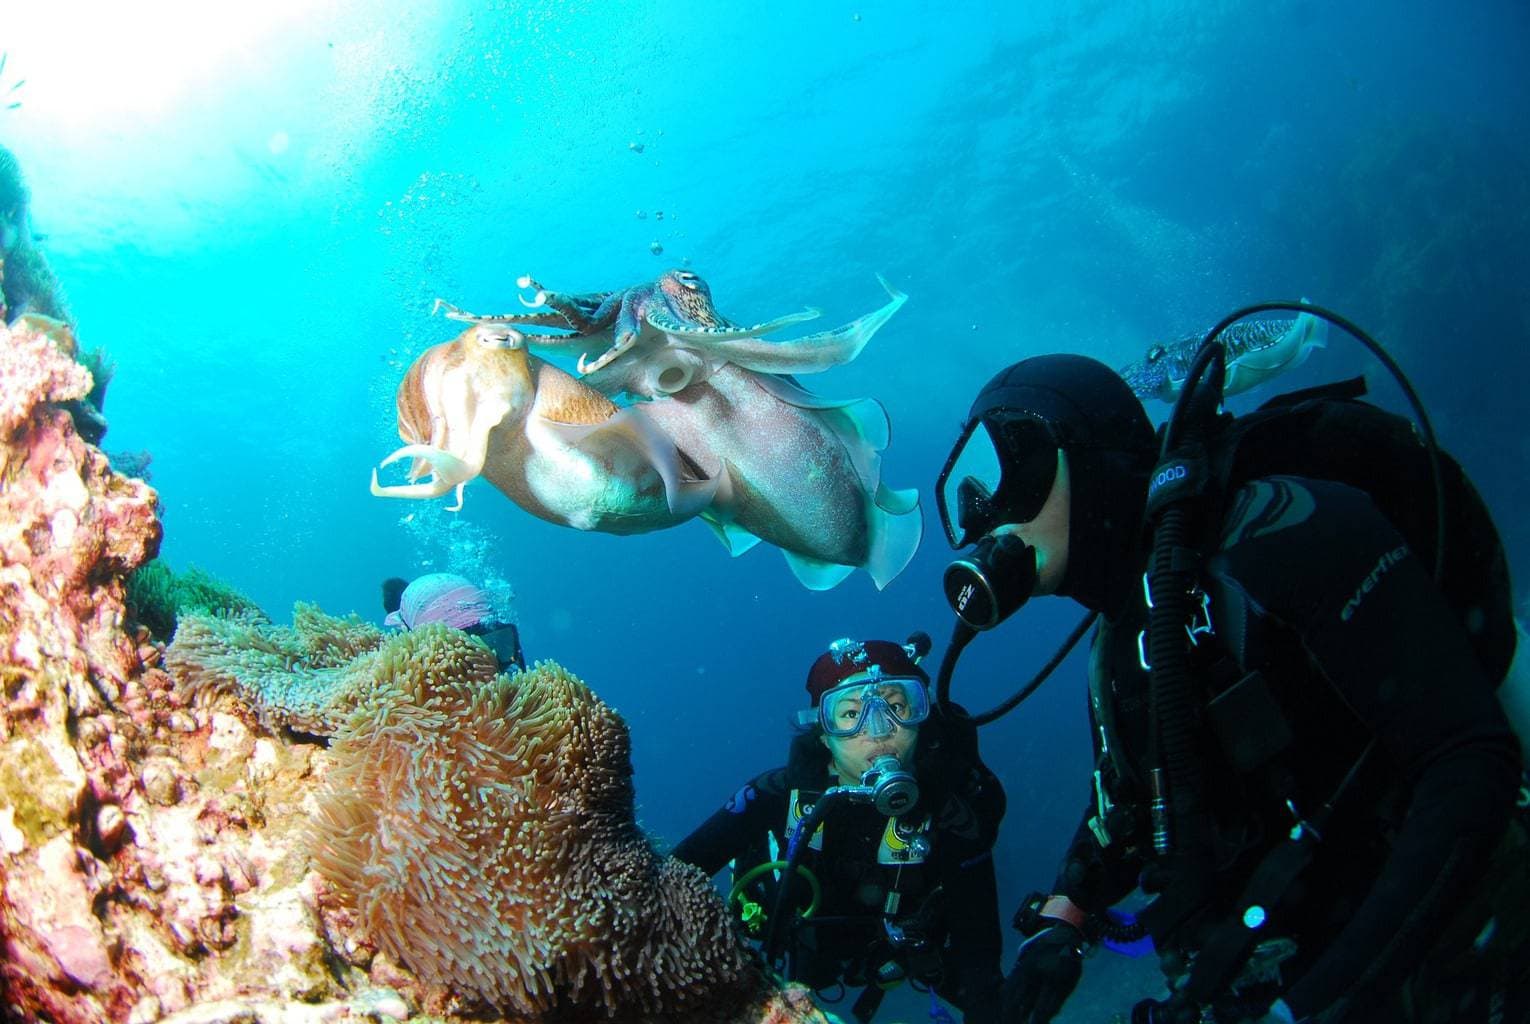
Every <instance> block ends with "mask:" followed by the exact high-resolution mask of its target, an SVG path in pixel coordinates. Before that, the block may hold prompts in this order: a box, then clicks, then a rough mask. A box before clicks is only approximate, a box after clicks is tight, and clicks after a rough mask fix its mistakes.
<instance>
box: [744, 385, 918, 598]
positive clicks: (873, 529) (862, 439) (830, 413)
mask: <svg viewBox="0 0 1530 1024" xmlns="http://www.w3.org/2000/svg"><path fill="white" fill-rule="evenodd" d="M755 381H756V382H757V383H758V384H759V385H760V386H761V387H762V388H764V389H765V390H766V391H768V392H770V393H771V394H772V395H774V396H775V397H776V398H777V399H779V400H780V401H782V402H785V403H787V404H788V405H795V406H797V407H798V408H800V409H811V410H813V411H815V412H817V413H818V414H819V415H820V416H821V417H822V418H823V421H824V422H825V424H827V426H828V428H829V430H830V431H831V432H832V433H833V434H834V436H835V437H836V438H837V439H838V440H839V442H840V444H842V445H843V446H844V449H845V454H846V455H847V456H849V458H850V464H851V466H853V467H854V468H855V474H856V477H857V478H858V479H859V480H860V483H861V488H862V490H863V492H864V494H865V499H864V500H865V503H866V525H867V530H868V540H869V545H868V550H869V553H868V555H867V559H866V565H865V566H864V568H865V570H866V572H867V573H868V574H870V576H871V579H872V581H873V582H874V583H875V584H876V586H877V589H878V590H881V589H882V588H883V587H885V586H887V584H888V583H890V582H892V580H893V578H894V577H895V576H897V575H898V574H899V573H900V572H902V571H903V569H904V568H905V567H906V566H907V565H908V563H909V560H910V559H912V558H913V557H914V552H916V551H917V550H919V542H920V541H921V540H922V539H923V537H924V516H923V515H922V514H921V513H920V511H919V492H918V491H917V490H915V489H913V488H908V489H904V490H895V489H893V488H890V487H887V486H886V485H885V484H883V483H882V455H881V453H882V451H883V449H885V448H886V447H887V445H888V444H889V443H890V442H891V440H892V423H891V421H890V420H889V419H888V418H887V410H886V409H884V408H882V403H881V402H878V401H877V400H876V399H874V398H852V399H837V398H824V397H822V396H820V395H815V394H813V393H812V392H810V391H807V390H806V389H804V388H803V387H802V386H801V385H800V384H798V383H797V382H796V381H794V380H792V379H791V378H789V377H777V376H771V375H769V374H761V375H759V376H757V377H755ZM793 568H794V569H795V568H796V567H795V566H793ZM798 578H799V579H801V578H802V576H801V573H799V574H798ZM824 578H827V577H824ZM841 578H843V577H841ZM835 582H838V581H837V580H836V581H835ZM803 583H804V585H805V586H811V584H809V583H808V582H807V581H806V580H803ZM831 585H832V584H831Z"/></svg>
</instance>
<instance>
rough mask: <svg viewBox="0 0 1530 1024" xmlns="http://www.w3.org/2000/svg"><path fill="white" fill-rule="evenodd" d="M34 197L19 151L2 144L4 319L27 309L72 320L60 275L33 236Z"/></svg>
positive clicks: (0, 291) (0, 297) (0, 308)
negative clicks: (61, 287)
mask: <svg viewBox="0 0 1530 1024" xmlns="http://www.w3.org/2000/svg"><path fill="white" fill-rule="evenodd" d="M31 201H32V195H31V192H30V191H29V190H28V189H27V184H26V179H25V178H24V177H23V176H22V173H21V165H20V164H19V163H17V161H16V156H15V154H14V153H12V152H11V151H10V150H8V149H6V148H5V147H4V146H0V321H12V320H15V319H17V318H19V317H21V316H22V315H24V314H27V313H41V314H42V315H43V316H47V317H51V318H53V319H54V320H63V321H69V319H70V317H69V310H68V307H67V306H66V305H65V304H64V296H63V291H62V289H60V288H59V283H58V278H57V277H55V276H54V275H53V271H52V270H51V269H49V267H48V261H47V260H45V259H44V258H43V254H42V250H41V249H39V248H38V247H37V242H36V240H35V239H34V238H33V237H32V222H31V215H30V212H29V207H30V206H31Z"/></svg>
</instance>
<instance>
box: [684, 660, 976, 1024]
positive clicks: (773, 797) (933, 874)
mask: <svg viewBox="0 0 1530 1024" xmlns="http://www.w3.org/2000/svg"><path fill="white" fill-rule="evenodd" d="M928 650H929V637H928V636H926V635H924V634H916V635H915V636H914V637H911V638H910V640H909V642H908V643H907V644H898V643H894V642H892V641H887V640H866V641H857V640H848V639H846V640H838V641H836V642H835V643H834V644H832V645H831V646H830V648H829V651H828V652H827V653H825V654H823V655H821V656H820V657H819V658H818V659H817V660H816V661H815V662H814V663H813V666H812V669H811V670H810V671H809V672H808V677H807V690H808V694H809V695H810V696H811V697H812V702H813V706H812V708H811V709H809V710H807V711H804V712H801V713H800V714H799V724H801V725H802V726H804V727H806V729H807V730H808V731H805V732H803V733H801V734H800V735H798V736H797V737H796V738H795V740H794V741H793V743H792V746H791V753H790V757H789V760H788V762H787V764H786V766H785V767H784V768H778V769H776V770H774V771H769V772H766V773H765V774H763V775H760V776H758V777H756V778H754V779H752V780H751V781H750V782H748V783H747V784H745V786H744V787H743V788H742V789H740V790H739V791H738V793H737V794H735V795H734V797H733V798H732V800H730V801H729V802H728V804H727V805H726V806H725V807H723V808H722V809H721V810H719V811H718V812H717V813H716V814H714V815H712V817H710V818H708V819H707V820H706V821H705V822H703V823H702V824H701V825H700V827H698V828H697V829H696V830H695V831H694V832H692V833H691V834H690V835H689V836H687V837H686V838H685V839H684V840H683V841H682V842H681V843H680V844H679V845H678V846H677V847H676V848H675V850H674V855H675V857H677V858H679V859H680V860H682V861H685V862H687V863H690V864H694V865H696V866H697V867H700V868H701V869H702V870H703V871H705V872H707V873H708V874H715V873H716V872H718V871H720V870H721V869H722V868H723V867H724V866H725V865H727V864H728V863H729V862H730V861H731V862H732V863H733V865H734V877H735V883H734V892H733V896H732V898H731V899H730V904H733V903H736V902H741V903H742V905H743V910H744V922H745V924H746V926H748V928H749V930H750V931H751V933H753V934H755V935H756V936H757V937H760V938H762V939H763V941H764V946H765V954H766V958H767V960H770V961H771V962H772V963H774V962H775V960H776V958H777V954H778V953H780V952H784V953H785V954H786V961H787V964H786V970H785V974H786V976H787V977H788V978H789V979H791V980H794V981H800V982H802V983H804V984H806V985H808V986H809V987H811V988H813V989H815V990H819V991H820V992H822V991H824V990H829V989H835V988H838V989H839V991H841V992H843V990H844V989H843V987H844V986H865V988H864V991H863V992H862V993H861V995H860V997H859V999H858V1000H857V1001H856V1003H855V1004H854V1009H853V1015H854V1017H855V1019H856V1020H859V1021H868V1020H870V1019H871V1018H872V1015H873V1014H874V1013H875V1012H876V1009H877V1006H878V1005H879V1004H880V1002H881V1001H882V997H883V994H884V992H885V990H886V989H887V988H890V987H891V986H893V985H896V984H897V983H898V982H900V981H903V980H909V981H910V982H912V983H914V984H916V985H927V986H931V987H932V988H933V990H934V991H935V992H936V993H938V994H939V995H941V996H942V997H944V998H945V999H947V1000H948V1001H949V1002H951V1003H952V1004H954V1005H955V1006H957V1007H958V1008H959V1009H961V1011H962V1013H963V1017H964V1019H965V1020H966V1021H969V1022H974V1024H988V1022H995V1021H997V1020H998V1019H999V1017H998V1007H999V986H1000V982H1001V980H1002V974H1001V972H1000V969H999V955H1000V952H1001V950H1002V944H1003V939H1002V934H1001V930H1000V927H999V917H998V905H997V901H998V896H997V892H996V890H995V883H994V868H993V856H992V848H993V842H994V837H995V835H996V834H997V832H998V828H999V821H1000V819H1001V818H1002V817H1003V816H1004V791H1003V789H1002V788H1001V787H1000V785H999V781H998V779H996V778H994V776H993V774H992V773H991V772H989V771H988V769H987V768H986V767H984V765H983V764H982V762H981V761H980V760H979V759H978V756H977V740H976V733H975V731H974V730H973V729H972V727H971V726H970V725H966V724H964V723H961V722H958V721H953V720H951V719H950V718H949V717H948V716H947V715H946V714H943V713H940V712H936V711H933V710H932V709H931V707H930V701H929V693H928V685H929V677H928V676H926V674H925V672H924V670H923V669H921V668H920V667H919V665H918V660H919V659H920V658H921V657H923V655H924V654H925V653H926V652H927V651H928ZM782 876H785V877H788V878H792V879H796V880H797V881H796V883H795V884H793V885H790V886H785V887H783V886H782V885H781V883H780V881H779V879H780V878H781V877H782ZM783 888H784V890H785V891H782V890H783ZM767 913H768V920H761V918H762V916H764V915H766V914H767ZM940 1012H942V1013H943V1012H944V1011H940Z"/></svg>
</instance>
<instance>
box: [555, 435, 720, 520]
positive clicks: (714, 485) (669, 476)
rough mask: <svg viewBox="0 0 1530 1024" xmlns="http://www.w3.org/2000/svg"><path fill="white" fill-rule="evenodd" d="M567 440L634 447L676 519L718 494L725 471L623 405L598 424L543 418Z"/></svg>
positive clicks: (595, 446)
mask: <svg viewBox="0 0 1530 1024" xmlns="http://www.w3.org/2000/svg"><path fill="white" fill-rule="evenodd" d="M543 422H544V424H545V425H546V426H547V428H548V429H549V430H551V431H552V432H554V433H556V434H557V435H558V436H559V437H560V438H562V439H563V440H564V441H565V442H566V443H568V444H570V445H572V446H574V447H577V448H580V449H582V450H584V451H586V452H595V453H598V452H599V451H600V450H601V449H602V448H604V447H608V446H611V445H613V444H614V445H621V446H623V447H629V448H635V449H636V450H637V451H638V452H639V453H641V455H642V457H643V459H644V461H645V463H646V464H647V465H649V466H651V467H652V468H653V470H654V471H655V472H656V473H658V474H659V478H660V479H661V480H663V481H664V497H665V499H666V501H667V502H668V504H669V511H670V514H671V515H673V516H674V517H675V518H676V520H677V521H679V520H684V519H689V518H691V517H692V516H695V515H697V514H698V513H700V512H701V511H703V510H704V509H706V508H707V507H708V506H710V505H711V504H712V502H713V500H714V499H715V498H716V497H717V492H718V488H719V487H720V486H721V485H722V483H723V480H724V474H723V472H722V470H721V467H717V468H716V469H715V470H711V469H709V468H708V467H704V466H701V465H699V464H698V463H697V462H695V461H694V460H693V459H691V458H689V457H688V456H686V455H685V454H684V453H683V452H681V451H680V449H679V447H678V446H676V444H675V442H674V440H673V439H672V438H671V437H670V436H669V435H668V434H666V433H665V432H664V431H663V430H661V429H660V428H659V426H658V425H657V424H655V423H654V422H653V421H652V420H650V419H649V418H648V417H646V416H644V415H642V413H641V411H640V410H639V409H635V408H631V407H626V408H621V409H618V410H617V412H616V414H615V415H613V416H611V417H610V418H609V419H607V420H604V421H603V422H600V423H559V422H556V421H553V420H544V421H543Z"/></svg>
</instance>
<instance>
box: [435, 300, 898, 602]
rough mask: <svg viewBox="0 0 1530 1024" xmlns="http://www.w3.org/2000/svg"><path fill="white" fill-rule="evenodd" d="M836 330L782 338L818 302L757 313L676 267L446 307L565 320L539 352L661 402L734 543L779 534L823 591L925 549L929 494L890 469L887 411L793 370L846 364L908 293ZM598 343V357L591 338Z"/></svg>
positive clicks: (886, 570) (725, 535) (804, 575)
mask: <svg viewBox="0 0 1530 1024" xmlns="http://www.w3.org/2000/svg"><path fill="white" fill-rule="evenodd" d="M882 284H883V287H884V288H886V290H887V292H888V294H889V296H890V301H889V302H888V303H886V304H885V305H884V306H882V307H881V308H880V309H878V310H876V311H875V312H872V313H870V314H867V315H866V316H863V317H860V318H859V319H857V320H855V321H852V322H851V323H849V324H846V325H844V326H842V327H839V328H836V329H834V330H832V331H826V332H822V333H819V334H814V335H810V336H808V337H805V338H796V339H790V340H785V341H773V340H769V339H765V338H763V337H762V335H764V334H767V333H770V332H772V331H775V330H778V329H779V328H781V327H783V326H787V325H789V324H793V323H799V322H801V321H803V320H806V319H810V318H812V317H814V316H817V313H816V311H812V310H809V311H806V312H803V313H793V314H788V315H786V316H783V317H779V318H776V319H774V320H770V321H767V322H765V323H762V324H756V325H754V326H744V325H740V324H736V323H734V322H732V321H730V320H728V319H727V318H725V317H723V316H722V315H721V314H720V313H718V312H717V310H716V308H715V306H714V305H713V303H712V297H711V290H710V289H709V288H708V287H707V285H706V282H704V281H702V280H701V278H699V277H697V276H696V275H695V274H693V273H691V272H689V271H685V270H672V271H669V272H667V273H665V274H664V275H662V276H661V277H660V278H659V279H658V280H657V281H656V282H653V283H651V284H645V285H639V286H636V287H633V288H628V289H624V290H621V291H618V292H607V293H595V294H590V295H566V294H562V293H556V292H547V291H546V290H545V289H542V288H541V287H540V286H538V285H536V284H535V282H533V281H531V280H530V278H523V279H522V285H523V287H528V288H535V289H536V297H535V300H534V301H532V302H529V303H527V302H526V300H525V299H522V302H523V303H525V304H526V305H528V306H531V307H532V308H533V310H534V311H533V312H530V313H509V314H499V315H492V316H483V317H480V316H475V315H473V314H470V313H464V312H463V311H461V310H458V309H455V308H451V309H450V310H449V312H448V315H449V316H452V317H454V318H456V319H460V320H467V321H470V322H475V323H480V324H484V325H499V326H507V325H510V324H516V325H536V326H540V327H559V328H561V329H563V330H565V331H567V332H569V333H567V334H563V335H551V334H530V335H527V343H528V344H530V345H531V346H533V347H534V348H536V349H537V350H539V351H544V352H549V353H559V354H563V355H575V354H577V355H578V357H579V358H578V368H579V370H580V371H581V372H582V373H583V376H582V377H581V380H582V381H583V382H584V383H586V384H589V385H591V386H593V387H595V388H596V389H597V390H599V391H600V392H601V393H603V394H606V395H610V396H612V397H616V396H619V395H622V394H628V395H632V396H634V397H636V398H639V399H647V400H648V401H642V402H639V403H638V404H637V405H635V406H634V408H640V409H642V410H643V411H644V412H645V413H646V414H647V416H648V417H649V418H650V419H651V420H652V421H653V422H654V423H656V424H658V425H660V426H662V427H663V428H664V429H665V431H666V432H667V433H668V434H669V436H671V437H672V438H674V439H675V441H676V443H677V444H678V445H679V446H680V448H681V450H683V451H685V452H686V453H687V454H688V455H690V456H691V457H692V458H693V459H694V460H696V461H697V462H698V464H702V465H706V466H716V465H721V466H722V467H723V470H722V471H723V476H724V480H723V483H722V484H721V485H720V486H719V488H718V492H717V497H716V500H715V501H714V502H713V504H712V506H711V507H709V508H708V509H707V510H706V511H704V512H703V513H702V514H701V518H702V519H703V520H704V521H706V522H707V523H708V524H709V525H710V526H712V528H713V529H714V530H715V531H716V533H717V535H718V537H719V538H720V539H721V540H722V542H723V544H724V545H725V546H726V547H727V548H728V550H729V551H730V552H732V553H733V554H735V555H738V554H742V553H743V552H745V551H747V550H749V549H750V548H751V547H753V546H754V544H756V543H757V542H758V541H760V540H765V541H768V542H769V543H771V544H774V545H776V546H777V547H779V548H781V549H782V551H783V553H784V554H785V556H786V559H787V562H788V563H789V564H790V566H791V568H792V570H793V572H795V573H796V575H797V577H798V579H799V580H800V581H801V582H802V583H803V584H804V585H805V586H807V587H809V588H811V589H815V590H819V589H827V588H829V587H832V586H834V585H835V584H837V583H839V582H840V581H841V580H843V579H844V578H845V577H846V576H847V575H849V574H850V573H851V572H852V571H853V570H854V569H855V568H856V567H858V566H859V567H863V568H865V569H866V570H867V571H868V573H870V575H871V577H872V579H873V581H874V582H875V583H876V585H877V586H878V587H879V588H880V587H883V586H885V585H886V584H887V583H888V582H889V581H890V580H891V579H892V578H893V577H895V576H896V575H897V574H898V573H899V572H900V571H901V570H902V569H903V567H904V566H905V565H907V563H908V561H909V559H910V558H912V557H913V554H914V551H915V550H916V549H917V548H918V545H919V540H920V536H921V533H922V530H923V526H922V518H921V516H920V515H919V511H918V508H919V505H918V493H917V492H916V491H914V490H906V491H897V490H892V489H890V488H888V487H886V486H885V485H884V484H883V483H882V481H881V457H880V454H879V453H880V452H881V451H882V449H884V448H885V447H886V446H887V442H888V435H889V425H888V420H887V414H886V413H885V411H883V409H882V406H881V404H880V403H878V402H876V401H874V400H871V399H850V400H837V399H825V398H821V397H819V396H817V395H814V394H812V393H810V392H808V391H807V390H805V389H804V388H803V387H802V386H801V385H800V384H798V383H797V382H796V381H795V380H794V379H793V378H792V376H790V375H793V374H801V373H815V372H818V371H820V370H824V369H827V368H829V367H831V366H838V365H841V364H843V363H847V362H849V361H850V360H852V359H854V358H855V357H856V356H857V355H859V354H860V352H861V350H862V349H863V348H864V347H865V345H866V342H867V341H869V340H870V338H871V336H872V335H873V334H875V333H876V331H877V330H878V329H879V328H880V327H881V326H882V325H883V324H885V323H886V322H887V320H888V319H889V318H890V317H891V316H892V315H893V314H894V313H896V312H897V311H898V308H899V307H900V306H902V304H903V303H904V302H905V301H906V299H907V296H905V295H903V294H902V293H901V292H898V291H895V290H894V289H892V288H891V287H889V286H888V285H887V283H886V282H885V281H883V282H882ZM592 349H596V350H600V354H599V356H598V357H597V358H596V359H594V360H593V361H592V360H590V359H589V358H588V353H589V351H590V350H592Z"/></svg>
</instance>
